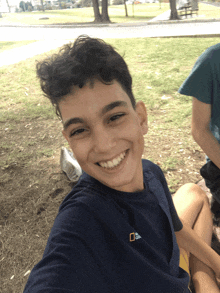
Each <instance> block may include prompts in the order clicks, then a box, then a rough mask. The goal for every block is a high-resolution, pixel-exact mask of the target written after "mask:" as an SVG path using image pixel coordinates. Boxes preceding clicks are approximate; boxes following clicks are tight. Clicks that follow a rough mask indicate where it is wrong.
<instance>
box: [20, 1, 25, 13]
mask: <svg viewBox="0 0 220 293" xmlns="http://www.w3.org/2000/svg"><path fill="white" fill-rule="evenodd" d="M19 7H20V8H21V10H22V11H25V2H24V1H21V2H20V3H19Z"/></svg>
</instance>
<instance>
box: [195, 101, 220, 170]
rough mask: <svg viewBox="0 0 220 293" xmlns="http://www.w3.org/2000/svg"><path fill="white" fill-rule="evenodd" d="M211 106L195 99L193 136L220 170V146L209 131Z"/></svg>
mask: <svg viewBox="0 0 220 293" xmlns="http://www.w3.org/2000/svg"><path fill="white" fill-rule="evenodd" d="M210 120H211V104H206V103H203V102H201V101H199V100H198V99H196V98H193V107H192V135H193V138H194V139H195V141H196V142H197V143H198V145H199V146H200V147H201V148H202V150H203V151H204V152H205V153H206V155H207V156H208V157H209V158H210V160H211V161H212V162H213V163H214V164H215V165H216V166H217V167H218V168H219V169H220V144H219V143H218V141H217V139H216V138H215V137H214V135H213V134H212V132H211V131H210V129H209V123H210Z"/></svg>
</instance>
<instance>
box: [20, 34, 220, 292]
mask: <svg viewBox="0 0 220 293" xmlns="http://www.w3.org/2000/svg"><path fill="white" fill-rule="evenodd" d="M37 73H38V76H39V78H40V81H41V87H42V90H43V91H44V93H45V94H46V95H47V97H48V98H49V99H50V100H51V102H52V104H53V105H54V106H55V108H56V112H57V113H58V115H59V116H60V118H61V119H62V123H63V135H64V137H65V138H66V139H67V141H68V143H69V145H70V147H71V149H72V151H73V154H74V156H75V158H76V159H77V161H78V162H79V164H80V166H81V167H82V169H83V170H84V173H83V175H82V176H81V178H80V180H79V182H78V184H77V185H76V186H75V187H74V188H73V190H72V191H71V192H70V193H69V195H67V197H66V198H65V199H64V201H63V203H62V204H61V206H60V209H59V212H58V215H57V217H56V219H55V222H54V225H53V228H52V230H51V233H50V236H49V239H48V243H47V246H46V249H45V252H44V255H43V258H42V260H41V261H40V262H39V263H38V264H37V265H36V266H35V267H34V268H33V270H32V272H31V274H30V277H29V280H28V282H27V284H26V287H25V290H24V292H25V293H45V292H46V293H69V292H76V293H89V292H92V293H129V292H132V293H136V292H143V293H148V292H149V293H152V292H155V293H161V292H163V293H187V292H190V290H189V288H188V284H189V273H190V270H191V277H192V279H193V281H194V285H195V289H196V292H200V293H201V292H206V293H207V292H209V293H217V292H219V289H218V285H217V282H216V277H219V275H220V256H219V255H218V254H217V253H216V252H215V251H214V250H212V249H211V247H210V244H211V237H212V218H211V212H210V209H209V205H208V200H207V197H206V195H205V193H204V192H203V191H202V190H201V189H200V188H199V187H198V186H197V185H195V184H187V185H184V186H183V187H181V188H180V189H179V190H178V191H177V193H176V194H175V196H174V203H173V200H172V197H171V195H170V192H169V190H168V187H167V183H166V180H165V178H164V175H163V173H162V171H161V169H160V168H159V167H158V166H157V165H155V164H153V163H152V162H150V161H148V160H142V154H143V150H144V135H145V134H146V133H147V130H148V124H147V112H146V108H145V105H144V103H143V102H142V101H138V102H136V101H135V99H134V96H133V93H132V79H131V76H130V73H129V70H128V68H127V65H126V63H125V61H124V60H123V58H122V57H121V56H120V55H119V54H118V53H117V52H116V51H115V50H114V49H113V47H111V46H110V45H107V44H106V43H105V42H103V41H102V40H99V39H93V38H89V37H80V38H78V39H77V40H76V41H75V43H74V44H72V45H66V46H65V47H64V48H63V49H62V50H61V51H60V53H59V54H58V55H54V56H52V57H51V58H48V59H46V60H44V61H43V62H41V63H39V64H38V65H37ZM175 207H176V208H175ZM177 243H178V244H177ZM189 260H190V262H189ZM189 266H190V270H189Z"/></svg>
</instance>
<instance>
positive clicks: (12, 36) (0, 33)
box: [0, 21, 220, 41]
mask: <svg viewBox="0 0 220 293" xmlns="http://www.w3.org/2000/svg"><path fill="white" fill-rule="evenodd" d="M81 34H87V35H89V36H91V37H98V38H147V37H175V36H200V35H210V36H211V35H219V36H220V22H217V21H213V22H194V23H193V22H189V23H188V22H182V23H181V22H178V23H172V24H171V23H166V24H153V23H151V24H148V23H146V25H140V26H139V25H130V26H127V25H118V24H110V25H106V26H90V27H62V28H61V27H53V28H52V27H0V41H12V40H14V41H20V40H47V41H50V40H69V39H74V38H76V37H78V36H79V35H81Z"/></svg>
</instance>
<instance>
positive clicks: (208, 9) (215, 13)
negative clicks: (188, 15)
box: [198, 3, 220, 19]
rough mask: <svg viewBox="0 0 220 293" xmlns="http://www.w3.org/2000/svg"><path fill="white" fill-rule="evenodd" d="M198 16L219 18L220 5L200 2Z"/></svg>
mask: <svg viewBox="0 0 220 293" xmlns="http://www.w3.org/2000/svg"><path fill="white" fill-rule="evenodd" d="M198 16H199V18H201V19H217V18H220V6H218V7H216V6H212V5H206V4H203V3H199V11H198Z"/></svg>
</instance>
